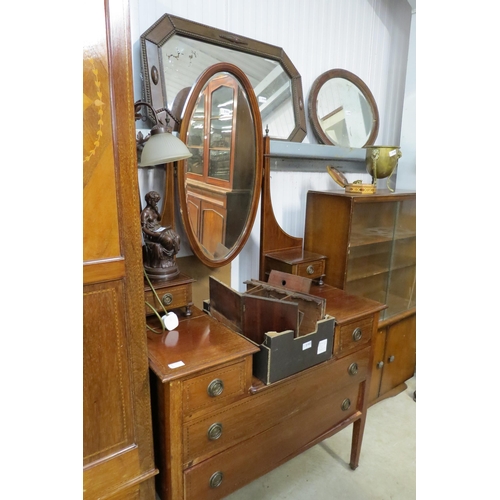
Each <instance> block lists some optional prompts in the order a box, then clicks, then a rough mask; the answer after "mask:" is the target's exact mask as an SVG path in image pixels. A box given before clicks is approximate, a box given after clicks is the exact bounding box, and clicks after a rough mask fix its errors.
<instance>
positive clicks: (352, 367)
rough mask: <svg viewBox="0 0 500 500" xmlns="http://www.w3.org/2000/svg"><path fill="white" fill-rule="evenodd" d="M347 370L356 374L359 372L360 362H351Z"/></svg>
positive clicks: (350, 373)
mask: <svg viewBox="0 0 500 500" xmlns="http://www.w3.org/2000/svg"><path fill="white" fill-rule="evenodd" d="M347 371H348V372H349V375H356V374H357V373H358V363H351V364H350V366H349V368H348V369H347Z"/></svg>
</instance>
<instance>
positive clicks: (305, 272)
mask: <svg viewBox="0 0 500 500" xmlns="http://www.w3.org/2000/svg"><path fill="white" fill-rule="evenodd" d="M297 274H298V275H299V276H302V277H304V278H310V279H314V278H319V277H321V276H323V275H324V274H325V261H324V259H321V260H315V261H312V262H303V263H302V264H298V265H297Z"/></svg>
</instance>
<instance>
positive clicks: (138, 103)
mask: <svg viewBox="0 0 500 500" xmlns="http://www.w3.org/2000/svg"><path fill="white" fill-rule="evenodd" d="M142 106H147V107H148V108H149V109H150V110H151V112H152V113H153V116H154V117H155V122H156V124H155V126H159V125H160V122H159V121H158V114H157V112H156V110H155V109H154V108H153V106H151V104H149V102H146V101H135V103H134V110H135V119H136V120H145V118H144V117H143V116H142V114H141V113H140V111H139V110H140V109H141V107H142Z"/></svg>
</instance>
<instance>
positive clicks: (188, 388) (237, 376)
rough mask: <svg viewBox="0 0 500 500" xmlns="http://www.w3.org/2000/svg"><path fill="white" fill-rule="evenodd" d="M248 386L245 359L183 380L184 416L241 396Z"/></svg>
mask: <svg viewBox="0 0 500 500" xmlns="http://www.w3.org/2000/svg"><path fill="white" fill-rule="evenodd" d="M249 386H250V380H249V377H247V363H246V360H245V359H242V360H241V361H239V362H237V363H235V364H232V365H229V366H226V367H223V368H219V369H216V370H213V371H210V372H208V373H205V374H203V375H200V376H198V377H193V378H191V379H188V380H186V381H184V383H183V386H182V406H183V410H184V416H185V418H186V417H189V416H190V415H191V414H192V413H193V412H195V411H197V410H202V409H206V408H211V407H217V406H219V405H220V404H223V403H227V402H228V401H230V400H232V399H233V398H236V397H237V396H243V395H244V394H245V393H246V392H248V388H249Z"/></svg>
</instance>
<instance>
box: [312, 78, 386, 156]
mask: <svg viewBox="0 0 500 500" xmlns="http://www.w3.org/2000/svg"><path fill="white" fill-rule="evenodd" d="M334 78H342V79H344V80H347V81H348V82H351V83H352V84H353V85H354V86H355V87H356V88H357V89H358V91H359V92H360V93H361V95H362V96H363V97H364V98H365V99H366V102H367V103H368V105H369V107H370V111H371V115H372V120H371V125H372V126H371V130H370V133H369V134H367V135H368V137H367V139H366V141H365V142H364V143H363V144H359V145H358V144H356V145H343V144H339V143H336V142H335V141H334V140H333V139H332V138H331V137H330V136H329V135H328V134H327V133H326V131H325V129H324V127H323V126H322V120H321V119H320V117H319V116H318V96H319V94H320V91H321V90H322V88H323V87H324V86H325V85H326V84H327V83H328V82H330V81H331V80H333V79H334ZM337 109H338V108H337ZM335 111H337V110H336V109H332V110H330V112H331V113H332V114H333V113H334V112H335ZM308 112H309V119H310V121H311V126H312V129H313V132H314V135H315V136H316V138H317V139H318V141H319V142H320V143H322V144H329V145H332V146H340V147H359V148H362V147H364V146H371V145H373V143H374V142H375V139H376V138H377V134H378V129H379V113H378V108H377V103H376V102H375V98H374V97H373V94H372V93H371V91H370V89H369V88H368V86H367V85H366V84H365V83H364V82H363V80H361V78H359V77H358V76H356V75H355V74H354V73H351V72H350V71H347V70H345V69H331V70H328V71H325V72H324V73H323V74H321V75H320V76H319V77H318V78H316V80H315V81H314V83H313V84H312V87H311V92H310V93H309V100H308Z"/></svg>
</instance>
